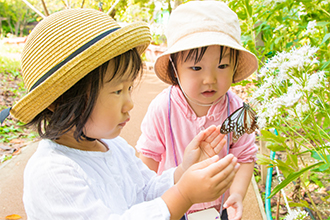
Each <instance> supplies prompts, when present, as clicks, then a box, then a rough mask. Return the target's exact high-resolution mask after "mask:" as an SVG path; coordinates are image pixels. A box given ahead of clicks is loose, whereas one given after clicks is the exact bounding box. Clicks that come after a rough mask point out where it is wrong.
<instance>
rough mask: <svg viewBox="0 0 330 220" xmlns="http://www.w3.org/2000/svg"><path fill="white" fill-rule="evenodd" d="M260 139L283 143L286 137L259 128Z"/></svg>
mask: <svg viewBox="0 0 330 220" xmlns="http://www.w3.org/2000/svg"><path fill="white" fill-rule="evenodd" d="M261 139H262V140H264V141H270V142H277V143H281V144H285V140H286V138H284V137H281V136H280V135H275V134H274V133H273V132H270V131H268V130H261Z"/></svg>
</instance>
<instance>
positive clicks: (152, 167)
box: [139, 153, 159, 172]
mask: <svg viewBox="0 0 330 220" xmlns="http://www.w3.org/2000/svg"><path fill="white" fill-rule="evenodd" d="M139 158H140V159H141V160H142V161H143V163H144V164H145V165H147V166H148V167H149V169H150V170H153V171H155V172H157V171H158V165H159V162H157V161H155V160H154V159H152V158H150V157H146V156H144V155H143V154H142V153H140V155H139Z"/></svg>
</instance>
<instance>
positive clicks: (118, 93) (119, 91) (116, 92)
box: [114, 90, 122, 95]
mask: <svg viewBox="0 0 330 220" xmlns="http://www.w3.org/2000/svg"><path fill="white" fill-rule="evenodd" d="M121 92H122V90H117V91H114V93H115V94H116V95H120V93H121Z"/></svg>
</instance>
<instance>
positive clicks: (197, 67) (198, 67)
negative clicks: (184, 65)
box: [190, 66, 202, 71]
mask: <svg viewBox="0 0 330 220" xmlns="http://www.w3.org/2000/svg"><path fill="white" fill-rule="evenodd" d="M190 68H191V69H192V70H194V71H198V70H201V69H202V68H201V67H200V66H192V67H190Z"/></svg>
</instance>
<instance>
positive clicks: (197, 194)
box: [161, 155, 238, 219]
mask: <svg viewBox="0 0 330 220" xmlns="http://www.w3.org/2000/svg"><path fill="white" fill-rule="evenodd" d="M237 169H238V165H237V159H236V158H235V157H234V156H233V155H227V156H226V157H225V158H224V159H222V160H219V157H218V156H214V157H212V158H209V159H207V160H204V161H202V162H199V163H197V164H194V165H192V166H191V167H190V168H189V169H188V170H187V171H186V172H184V174H183V175H182V177H181V178H180V180H179V181H178V183H177V184H175V185H174V186H173V187H171V188H170V189H169V190H168V191H166V192H165V193H164V194H163V195H162V197H161V198H162V199H163V200H164V202H165V203H166V205H167V207H168V209H169V211H170V213H171V219H180V217H182V216H183V214H184V213H185V212H187V211H188V209H189V208H190V207H191V205H193V204H195V203H201V202H209V201H213V200H215V199H217V198H218V197H219V196H220V195H222V194H223V193H224V192H225V191H226V190H227V189H228V188H229V186H230V184H231V183H232V181H233V179H234V176H235V173H236V171H237Z"/></svg>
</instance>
